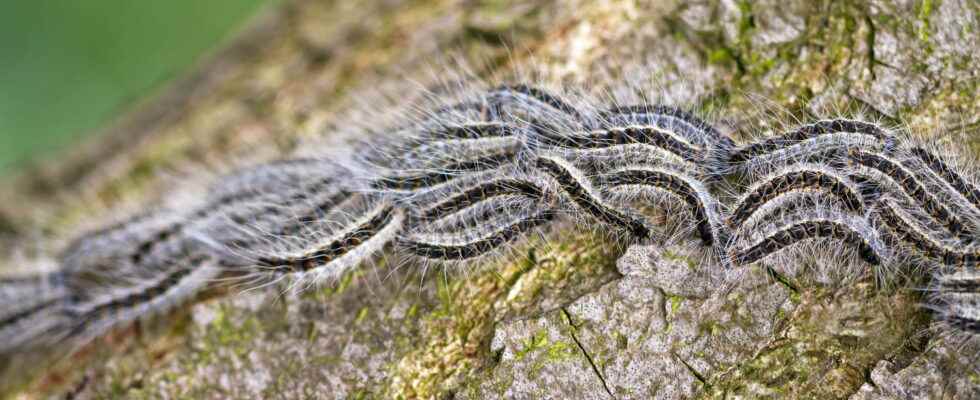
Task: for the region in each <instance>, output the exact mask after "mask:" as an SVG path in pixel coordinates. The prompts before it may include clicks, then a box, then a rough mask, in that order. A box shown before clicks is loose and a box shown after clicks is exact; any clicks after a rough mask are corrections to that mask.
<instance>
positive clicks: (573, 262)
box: [0, 0, 980, 399]
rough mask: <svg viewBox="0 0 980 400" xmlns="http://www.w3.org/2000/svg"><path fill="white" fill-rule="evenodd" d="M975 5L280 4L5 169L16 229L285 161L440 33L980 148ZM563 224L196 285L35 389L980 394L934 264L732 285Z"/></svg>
mask: <svg viewBox="0 0 980 400" xmlns="http://www.w3.org/2000/svg"><path fill="white" fill-rule="evenodd" d="M978 18H980V3H977V2H975V1H970V0H924V1H921V2H920V1H895V2H889V1H877V0H868V1H855V2H834V1H829V0H788V1H785V0H780V1H776V0H765V1H760V2H748V1H740V0H732V1H684V2H680V1H677V2H659V1H649V2H647V1H603V2H588V1H534V2H499V1H426V2H422V1H407V0H373V1H366V2H345V1H337V2H333V1H322V2H320V1H305V0H294V1H287V2H285V3H283V4H281V5H279V6H276V8H275V9H273V10H270V11H269V12H268V13H267V15H264V16H263V17H262V18H260V19H259V20H258V21H256V22H255V24H254V26H253V27H252V28H251V29H249V30H247V31H245V32H243V33H242V34H241V35H240V37H239V38H237V39H236V40H234V41H233V42H231V43H230V44H229V45H228V47H227V48H226V49H225V50H223V51H220V52H217V53H215V54H213V55H212V56H211V57H209V59H208V60H207V61H206V62H204V63H202V64H201V65H200V66H199V67H198V68H197V69H196V71H194V72H193V73H192V74H191V75H190V76H189V77H187V78H185V79H183V80H181V81H179V82H177V83H175V84H173V85H172V86H171V87H169V88H168V89H166V90H164V91H163V92H162V93H159V94H157V95H155V96H154V97H153V98H151V99H149V100H147V101H146V102H145V103H144V104H142V105H140V106H139V107H136V109H135V110H133V111H131V112H130V113H129V114H127V115H123V116H122V117H121V118H120V120H119V122H117V123H116V124H114V126H112V127H111V128H109V129H107V131H106V132H105V133H103V134H102V135H99V136H98V137H95V138H93V139H91V142H89V143H84V144H81V145H80V146H79V147H80V148H79V149H78V150H77V151H76V152H74V153H73V154H71V155H70V156H67V157H64V158H62V159H60V160H49V161H46V162H44V163H41V164H39V165H37V166H36V167H34V168H33V169H31V170H29V171H26V172H25V173H24V174H23V175H22V176H20V177H18V178H17V179H13V180H10V181H8V182H6V183H5V184H4V185H3V187H2V191H0V199H3V200H4V201H3V202H2V205H0V233H4V232H5V236H4V237H5V238H6V239H4V240H5V241H7V242H8V243H9V245H10V246H8V247H9V248H19V247H22V246H23V244H24V243H26V242H28V241H29V240H32V239H33V238H35V236H28V235H29V234H32V235H33V233H34V232H38V231H40V232H52V231H54V232H66V231H73V230H77V229H79V228H77V227H79V226H96V225H98V224H99V221H104V220H105V219H106V218H107V217H104V216H107V215H111V213H112V212H113V211H111V210H110V209H111V208H112V207H114V206H116V205H119V204H144V203H152V202H155V201H159V198H160V197H161V196H162V195H163V194H164V193H167V192H168V191H170V190H171V189H173V188H174V186H175V185H177V184H178V182H175V180H173V179H170V178H166V177H165V176H167V174H165V172H168V171H173V170H179V171H186V170H187V167H186V165H195V166H200V165H212V164H216V163H219V164H220V163H227V162H234V163H238V164H254V163H258V162H260V161H262V160H268V159H272V158H276V157H280V156H282V155H283V154H288V153H289V152H291V151H294V150H295V147H296V145H297V143H300V142H301V141H302V140H304V139H306V138H309V137H312V136H315V135H321V134H323V135H329V133H330V132H331V131H332V130H335V128H336V125H335V123H337V121H341V122H342V121H343V120H344V119H343V118H344V115H338V113H342V112H343V111H344V110H347V109H348V108H347V107H348V105H349V104H350V99H352V98H359V97H360V98H363V96H365V94H366V93H367V94H369V93H371V91H372V89H373V88H375V87H377V86H379V85H381V86H384V85H386V84H388V83H392V84H397V82H403V81H405V80H407V79H418V80H425V79H424V77H426V76H428V75H427V74H428V71H429V69H430V67H432V65H431V60H446V59H447V57H446V54H447V53H453V54H458V55H459V56H458V57H460V58H462V59H463V60H465V61H467V63H468V64H469V65H476V66H477V67H478V68H476V69H475V71H474V72H475V74H476V75H478V76H481V77H490V76H510V75H514V74H515V73H517V72H519V71H515V69H516V68H517V66H522V65H528V64H529V63H531V64H535V65H536V66H537V67H538V68H540V69H542V70H546V71H548V74H549V75H551V76H553V77H557V78H559V79H560V80H561V81H562V82H567V83H568V84H570V85H576V86H587V85H588V84H589V83H590V81H593V80H594V79H596V78H595V77H596V76H599V75H600V74H601V73H603V72H607V71H611V72H609V74H611V76H615V77H618V78H617V79H633V80H638V81H642V82H656V83H658V85H659V86H660V87H661V88H662V89H661V92H662V93H657V96H659V97H658V98H661V97H662V98H665V99H667V100H669V101H671V102H673V103H679V104H687V105H692V106H693V107H695V108H697V109H698V110H699V111H700V112H702V113H704V114H705V115H709V116H712V117H713V118H712V120H713V122H715V123H716V124H717V125H718V126H719V128H721V129H722V130H723V131H725V132H727V133H729V134H732V135H733V136H736V137H737V136H739V135H741V134H743V132H747V131H751V130H757V129H766V128H771V127H772V126H773V125H770V124H769V122H770V121H773V120H780V121H783V122H787V121H792V120H793V119H795V118H801V119H813V118H815V117H819V116H826V115H827V113H828V111H830V112H838V113H840V114H843V115H847V116H854V115H859V116H863V117H865V118H870V119H874V120H878V121H882V122H883V123H886V124H894V125H901V126H904V127H906V128H907V129H908V130H909V131H911V132H913V133H915V134H916V135H923V136H939V137H942V138H943V140H950V141H953V142H954V143H962V144H963V145H964V147H967V148H969V149H971V150H973V151H977V150H980V147H978V145H980V117H978V116H980V100H978V99H977V95H976V94H977V93H978V86H980V76H978V75H980V72H978V71H980V69H978V68H977V65H980V56H978V55H980V23H978ZM447 68H452V67H447ZM947 138H948V139H947ZM183 173H186V174H191V175H193V172H183ZM568 236H569V237H567V238H563V239H561V240H560V241H559V242H558V243H550V244H549V245H547V246H545V244H543V243H542V244H540V246H532V247H533V248H534V249H535V250H532V251H529V252H528V254H523V255H519V256H516V257H514V258H512V259H507V260H501V261H499V262H494V263H491V265H487V266H485V268H482V269H480V270H479V271H475V272H468V273H465V274H448V275H443V274H441V273H430V274H429V275H430V276H428V277H427V278H425V279H424V280H423V277H422V276H421V275H420V272H418V271H411V270H409V269H408V268H403V269H400V270H398V271H396V272H391V271H390V268H389V267H386V266H385V265H381V266H378V267H372V268H364V269H361V270H358V271H354V272H352V273H350V274H348V275H346V276H345V277H344V279H342V280H341V281H340V282H338V283H337V285H333V286H329V287H325V288H321V289H317V290H314V291H312V292H310V293H307V294H304V295H302V296H287V297H284V298H283V297H281V295H280V293H279V292H276V291H275V290H271V291H258V292H249V293H246V294H237V295H234V296H226V297H222V298H219V299H214V300H211V301H205V302H201V303H198V304H196V305H193V306H188V308H187V309H185V310H181V311H179V312H175V313H174V314H173V315H171V316H168V317H167V318H164V319H163V321H159V322H154V323H153V324H148V325H145V326H140V328H139V330H138V331H135V332H130V333H131V334H128V335H116V337H114V338H113V339H112V340H110V341H106V343H104V344H103V345H102V346H99V350H93V351H92V352H93V353H96V355H95V356H92V355H91V354H89V355H88V356H87V357H86V358H85V360H87V362H86V363H85V364H83V366H81V367H80V366H79V365H78V364H77V363H76V361H77V360H78V358H76V359H73V360H68V361H65V362H63V363H62V364H64V365H61V366H59V367H55V368H51V369H49V370H47V371H44V372H43V373H40V374H39V375H38V377H36V378H34V379H33V380H32V381H31V382H30V383H26V384H24V385H18V386H17V388H18V389H23V390H26V391H27V392H28V393H36V394H42V395H43V394H53V393H63V392H65V391H72V392H73V393H75V392H77V394H82V395H86V396H95V397H115V396H125V397H150V398H158V397H168V398H169V397H192V398H196V397H205V398H223V397H236V398H260V397H263V398H264V397H277V398H278V397H281V398H306V397H334V398H499V397H506V398H610V397H612V398H664V399H668V398H669V399H675V398H676V399H682V398H683V399H686V398H715V397H718V398H720V397H728V396H743V397H787V398H854V399H873V398H905V397H909V398H940V397H942V398H964V399H965V398H971V397H972V398H976V396H980V388H978V383H977V382H980V377H978V376H977V369H976V366H975V365H971V363H973V364H975V362H973V361H971V359H970V358H969V357H968V356H967V355H965V354H961V353H962V352H961V351H960V350H959V349H958V347H957V346H956V344H955V343H954V342H953V341H951V340H948V339H949V338H946V337H943V336H942V335H938V334H936V333H935V332H933V331H930V330H928V327H929V323H930V316H929V314H928V313H926V312H925V311H923V310H922V309H920V308H919V304H920V303H921V302H922V301H923V297H922V295H921V293H919V292H917V291H915V290H914V289H913V288H912V287H913V286H914V285H915V284H918V283H921V282H919V281H915V280H913V282H908V283H907V284H906V283H903V284H899V285H897V287H880V286H878V285H876V284H875V282H874V278H873V274H871V273H867V274H864V275H863V277H861V278H859V279H857V280H854V281H847V282H848V283H846V284H835V283H834V282H839V281H838V280H834V279H823V278H822V277H820V276H818V275H819V274H814V273H813V272H812V271H810V270H806V268H802V267H801V268H789V270H790V271H795V272H793V273H789V274H780V275H779V279H773V277H772V275H771V274H770V272H771V271H769V270H766V269H764V268H761V267H759V268H754V269H752V270H750V271H743V272H744V277H743V278H742V280H743V281H744V282H745V284H743V285H740V286H739V287H737V288H735V289H733V290H732V291H730V292H726V293H723V294H719V293H717V291H716V290H712V289H713V288H711V287H708V286H707V281H706V280H705V279H704V278H703V277H702V276H701V275H702V274H699V268H704V267H705V266H701V265H698V264H697V263H696V262H694V261H693V260H695V259H696V255H694V254H692V253H691V250H690V249H687V248H685V247H684V246H681V245H676V246H669V247H663V248H659V247H656V246H640V245H636V246H630V247H629V248H626V249H621V248H619V246H615V245H614V244H613V243H610V242H609V240H608V239H601V238H593V237H591V236H588V235H585V234H570V235H568ZM29 238H30V239H29ZM54 243H55V245H52V247H57V244H58V243H59V242H57V241H55V242H54ZM48 250H51V251H54V250H55V249H48ZM709 267H710V266H709ZM797 270H799V271H797ZM702 272H703V271H702ZM420 282H421V283H420ZM123 342H125V343H126V344H125V345H123V344H122V343H123ZM134 343H135V344H136V345H133V344H134ZM91 360H103V361H104V362H93V361H91ZM69 365H70V366H69Z"/></svg>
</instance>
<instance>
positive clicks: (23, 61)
mask: <svg viewBox="0 0 980 400" xmlns="http://www.w3.org/2000/svg"><path fill="white" fill-rule="evenodd" d="M271 1H274V0H165V1H153V0H146V1H140V0H136V1H134V0H77V1H76V0H40V1H32V0H4V1H3V3H2V5H0V174H3V173H5V172H9V171H10V170H11V168H12V167H13V166H15V165H17V164H19V163H22V162H23V161H25V160H27V159H30V158H32V157H36V156H43V155H46V154H51V153H54V152H56V151H58V150H59V149H63V148H66V147H68V146H71V144H72V143H73V142H74V141H77V140H79V138H80V137H82V136H83V135H86V134H92V133H94V132H96V130H97V128H98V127H100V126H102V125H103V124H104V123H106V122H108V121H109V119H111V118H112V117H113V116H115V115H116V114H117V113H118V112H119V111H120V110H124V109H125V107H126V106H128V105H130V104H132V103H133V102H134V101H136V100H138V99H139V98H140V97H141V96H143V95H146V94H147V93H148V92H149V91H150V90H152V89H154V88H156V87H158V86H159V85H161V84H162V83H165V82H166V81H167V80H168V79H170V78H174V77H176V76H179V74H180V73H181V72H183V71H185V70H186V69H187V68H189V67H190V65H191V64H192V63H193V62H194V61H195V60H196V59H198V58H199V57H201V56H202V55H204V54H205V53H206V52H207V51H208V50H209V49H212V48H214V47H215V46H217V45H218V44H219V43H220V42H221V41H222V39H224V38H226V37H228V36H229V35H230V34H232V33H233V32H234V31H235V30H236V29H237V28H240V27H242V25H243V24H245V23H246V22H247V20H248V18H249V17H250V16H252V15H254V14H255V13H256V12H258V11H259V10H260V9H261V8H262V6H263V4H264V3H269V2H271Z"/></svg>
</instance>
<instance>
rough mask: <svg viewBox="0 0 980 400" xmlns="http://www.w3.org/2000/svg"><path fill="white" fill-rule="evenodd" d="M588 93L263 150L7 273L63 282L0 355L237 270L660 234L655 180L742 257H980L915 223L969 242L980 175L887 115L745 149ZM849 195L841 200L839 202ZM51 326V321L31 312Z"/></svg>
mask: <svg viewBox="0 0 980 400" xmlns="http://www.w3.org/2000/svg"><path fill="white" fill-rule="evenodd" d="M575 104H577V103H574V102H571V101H567V100H565V99H563V98H562V97H560V96H558V95H555V94H551V93H549V92H547V91H544V90H542V89H538V88H535V87H532V86H527V85H514V86H504V87H498V88H495V89H492V90H490V91H488V92H486V93H482V94H478V95H477V96H475V97H474V98H467V99H463V100H462V101H460V102H459V103H457V104H454V105H450V106H448V107H444V108H442V109H437V110H435V111H432V112H429V113H426V114H424V115H423V117H420V119H421V120H420V121H415V122H416V123H414V124H407V123H406V124H403V125H401V128H399V129H393V132H396V134H397V135H399V136H397V137H393V138H392V137H383V138H380V139H376V138H375V139H373V140H371V141H365V142H364V143H360V144H356V145H354V147H352V148H351V149H350V151H351V152H352V153H355V154H357V156H355V157H353V158H354V160H327V159H317V158H310V157H304V158H297V159H293V160H282V161H278V162H273V163H269V164H265V165H262V166H258V167H255V168H253V169H251V170H248V171H245V172H243V173H239V174H236V175H233V176H230V177H225V178H219V180H218V182H216V183H215V185H214V186H213V187H212V189H211V191H210V192H209V193H208V194H207V195H206V196H204V200H203V202H202V203H201V204H200V205H199V207H198V208H195V209H193V210H184V211H181V210H167V211H163V212H158V213H149V214H148V215H145V216H141V217H139V218H136V219H133V220H132V221H129V222H126V223H123V224H122V225H120V226H117V227H115V228H114V229H111V230H106V231H97V232H93V233H90V234H88V235H86V236H85V237H83V238H82V239H80V240H79V241H77V242H76V244H75V246H73V248H71V249H70V250H69V251H67V252H66V253H65V256H64V257H63V258H62V264H63V271H62V272H59V273H57V274H56V275H54V276H56V277H58V278H57V279H54V278H52V279H37V280H33V281H30V282H29V283H27V284H20V283H17V282H13V281H11V282H0V292H3V291H15V290H21V289H18V287H25V286H26V287H28V288H30V287H37V286H39V285H41V283H40V282H42V281H44V282H46V283H44V284H45V285H48V286H52V289H51V290H50V291H47V292H45V293H46V294H45V296H41V297H39V298H36V299H32V300H31V302H30V303H26V302H25V303H15V304H14V305H12V306H5V308H4V309H3V310H0V311H2V313H0V335H2V337H3V338H4V339H10V340H9V341H5V343H14V344H13V345H9V346H7V347H0V351H3V352H15V351H22V348H17V347H18V345H19V344H26V345H27V346H26V347H24V348H27V349H30V348H31V347H32V346H34V347H36V346H39V345H41V344H43V343H48V342H50V340H51V339H52V338H55V339H56V340H60V339H65V338H67V339H70V340H74V341H78V342H84V341H86V340H90V339H91V338H92V337H95V336H98V335H100V334H102V333H104V332H106V331H108V330H110V329H112V328H114V327H116V326H119V325H122V324H125V323H127V322H130V321H133V320H135V319H138V318H141V317H143V316H148V315H153V314H155V313H159V312H161V311H164V310H166V309H168V308H169V307H172V306H173V305H174V304H177V303H179V302H182V301H186V300H189V299H190V298H192V297H193V296H194V294H195V293H196V292H198V291H200V290H202V289H204V288H206V287H210V286H212V285H214V286H217V285H220V284H221V282H222V281H221V280H220V279H219V278H224V277H228V276H232V277H236V276H241V275H245V276H272V277H282V276H289V277H292V276H297V277H300V278H302V277H307V278H308V279H309V281H310V282H312V283H316V282H321V281H325V280H328V279H330V278H332V277H336V276H337V275H338V274H339V273H340V272H342V271H344V270H347V269H350V268H353V267H355V266H357V265H359V264H360V263H362V262H365V261H366V260H368V259H369V258H370V257H371V255H373V254H377V253H381V252H384V251H385V250H387V251H388V252H391V253H395V254H402V255H407V256H411V257H414V258H419V259H422V260H424V261H432V262H463V261H466V260H472V259H478V258H479V257H485V256H487V255H489V254H494V253H498V252H501V251H503V250H506V249H507V248H508V246H510V245H512V244H513V243H515V242H517V241H518V240H520V239H521V238H524V237H527V236H528V235H529V234H531V233H532V232H535V231H539V230H543V229H544V228H545V227H546V226H548V225H551V224H554V223H555V222H557V221H562V220H564V221H572V222H579V223H581V222H583V221H600V222H602V223H603V224H604V225H603V226H605V228H602V229H604V230H612V231H623V232H625V234H626V235H627V236H628V237H629V238H630V239H635V240H650V239H654V238H655V237H657V236H658V232H657V231H656V229H655V228H654V226H655V225H654V224H652V223H651V222H650V221H647V220H646V218H645V216H644V215H642V214H641V213H639V212H636V210H634V209H632V208H630V207H628V206H626V205H625V204H624V203H637V202H639V201H641V200H643V199H644V198H643V196H641V195H640V193H641V192H644V191H657V192H659V193H661V194H663V198H664V199H671V200H668V202H669V201H673V202H674V203H676V204H679V205H680V206H681V207H683V208H684V209H685V211H686V212H685V213H682V214H675V213H669V212H668V213H665V214H666V218H668V219H670V220H671V222H679V223H680V224H681V225H683V226H684V227H685V228H688V229H687V230H689V231H690V232H693V233H694V235H695V236H696V237H697V238H698V239H699V240H700V241H701V242H702V244H704V245H705V247H709V248H711V250H712V252H713V253H712V256H713V257H715V258H717V259H716V260H714V261H717V262H718V263H719V264H722V265H723V266H724V267H725V268H738V267H740V266H744V265H746V264H751V263H755V262H759V261H762V260H765V259H766V258H768V257H780V256H781V255H782V254H786V253H791V251H789V250H791V249H794V248H796V249H801V248H805V249H814V248H815V247H814V246H813V243H822V242H825V241H832V242H834V243H845V244H848V245H850V247H853V248H855V252H854V254H856V255H857V256H858V257H859V258H860V259H862V260H864V261H866V262H868V263H871V264H881V265H885V264H888V263H892V262H893V261H894V260H895V258H894V257H892V253H893V252H895V251H898V250H899V249H896V248H893V247H895V246H894V245H892V244H890V243H889V242H887V241H886V240H884V239H883V238H882V236H883V235H884V233H883V232H881V231H882V230H884V229H885V228H887V229H890V230H891V231H893V232H894V233H896V236H897V237H898V238H899V239H901V240H902V241H903V242H905V243H909V244H911V246H908V248H905V249H903V250H905V251H907V252H909V253H912V254H913V255H914V256H919V255H921V256H922V257H921V259H922V260H923V261H922V262H928V259H932V260H933V261H936V260H938V261H939V262H940V263H941V264H944V265H946V266H959V267H960V268H961V269H964V270H966V269H968V268H975V267H976V264H977V263H978V262H980V259H978V257H977V255H976V254H975V250H974V249H972V248H970V249H967V250H964V249H962V248H958V247H955V246H951V245H950V244H949V243H948V242H947V241H946V240H945V238H944V237H943V236H940V238H939V239H936V238H935V237H933V236H932V235H931V234H930V233H931V232H929V233H923V232H927V231H929V229H928V228H929V227H928V226H926V227H922V226H920V225H919V224H917V221H915V220H916V219H917V218H914V217H915V216H917V215H919V214H923V215H928V216H929V217H931V218H932V220H933V222H936V223H938V224H939V225H941V227H942V228H943V229H944V230H945V231H948V232H949V233H952V234H953V235H954V236H958V237H959V239H962V240H963V241H971V240H972V239H973V238H974V236H973V232H972V230H971V228H973V227H974V226H975V223H976V221H975V220H974V219H975V216H974V215H971V214H969V213H965V212H962V210H961V209H960V207H946V206H945V205H943V204H942V200H941V199H944V198H946V197H948V196H963V197H965V198H966V199H968V200H970V201H973V202H974V203H973V204H974V206H975V205H976V202H975V198H974V197H975V192H976V189H975V188H973V187H972V186H969V184H968V183H967V182H968V178H964V177H963V176H961V174H960V173H959V172H957V171H955V170H953V169H952V168H951V167H949V165H948V164H946V163H944V162H943V161H941V159H940V158H939V157H937V156H934V155H932V154H931V153H928V152H926V151H925V150H921V149H919V148H915V147H913V149H912V150H906V148H905V147H907V146H908V145H909V144H908V143H905V142H904V141H902V140H900V139H898V138H896V137H894V136H892V135H889V134H887V133H886V132H885V130H883V129H881V128H880V127H878V126H877V125H875V124H872V123H867V122H862V121H852V120H827V121H820V122H817V123H815V124H811V125H807V126H804V127H802V128H799V129H797V130H795V131H791V132H790V133H787V134H785V135H781V136H778V137H774V138H764V139H759V140H757V141H755V142H748V143H741V144H739V143H737V142H736V141H734V140H732V139H731V138H728V137H726V136H724V135H723V134H721V133H720V132H719V131H718V130H717V129H715V128H713V127H711V126H710V125H709V124H707V123H706V122H704V121H701V120H700V119H697V118H696V117H694V116H693V115H692V114H690V113H687V112H684V111H681V110H678V109H676V108H671V107H664V106H659V105H646V104H639V105H629V106H622V105H612V106H609V107H604V106H603V105H601V104H599V105H594V108H579V107H576V105H575ZM446 115H450V116H446ZM426 118H428V119H426ZM358 146H360V147H358ZM903 146H905V147H903ZM904 151H908V152H910V154H912V155H914V156H915V157H917V158H918V159H919V160H921V161H922V162H924V163H925V164H926V165H928V166H929V169H930V171H932V173H933V174H935V175H936V177H937V178H938V179H941V180H942V181H943V182H945V183H944V184H943V185H945V187H948V188H949V189H950V190H951V191H953V192H956V193H945V194H942V195H936V194H933V193H930V190H929V189H930V187H929V186H926V184H925V183H923V182H922V181H923V179H922V177H921V176H920V175H921V174H918V173H916V172H914V171H910V168H909V167H908V166H906V165H905V164H903V161H904V159H899V158H897V156H896V155H897V154H904V153H902V152H904ZM868 171H876V172H871V173H868ZM855 177H857V178H855ZM735 181H738V182H741V183H744V184H745V186H744V187H745V188H746V189H745V190H744V193H742V194H741V195H740V196H729V194H732V193H737V192H738V190H736V189H735V188H734V187H733V184H734V183H735ZM943 185H937V186H943ZM880 187H887V188H897V190H899V191H901V192H902V194H903V195H905V196H907V198H908V201H906V202H905V203H903V204H901V205H899V204H898V203H897V202H895V201H892V200H890V198H889V197H888V196H883V195H882V194H881V192H882V191H881V190H878V189H879V188H880ZM620 193H627V194H626V195H623V196H620V197H617V195H618V194H620ZM622 197H625V198H626V200H627V201H618V200H622ZM811 197H813V198H820V199H821V200H813V199H812V198H811ZM824 197H827V198H829V199H830V200H828V201H824V200H827V199H824ZM677 200H679V201H677ZM833 202H836V203H835V204H838V205H840V206H841V207H840V210H838V209H836V208H834V207H831V206H828V205H827V204H825V203H833ZM729 210H731V211H729ZM784 211H785V212H784ZM838 211H842V212H838ZM582 215H584V216H586V217H587V218H581V217H580V216H582ZM875 218H880V220H881V221H882V223H881V224H878V222H877V220H876V219H875ZM879 225H881V226H879ZM807 246H810V247H807ZM814 251H824V252H826V249H815V250H814ZM120 270H123V272H124V273H123V274H115V273H117V272H119V271H120ZM114 274H115V275H114ZM937 274H938V273H937ZM944 277H945V275H937V278H936V279H939V280H940V283H939V287H940V288H941V289H942V290H945V292H942V291H941V293H953V292H955V293H964V292H965V293H968V294H969V295H970V296H975V292H976V291H977V287H976V285H971V284H961V283H956V284H952V283H948V282H952V281H951V280H950V279H947V278H944ZM942 279H946V280H942ZM960 281H962V280H960ZM960 281H957V282H960ZM18 285H19V286H18ZM957 296H960V294H955V295H953V294H941V295H939V296H938V297H939V300H937V301H939V302H940V303H941V304H950V305H951V306H946V307H940V308H939V309H940V310H941V311H939V312H938V313H937V314H938V315H939V318H940V319H942V320H944V321H948V322H949V325H950V326H952V327H954V328H958V329H963V330H965V331H969V332H973V333H976V331H977V329H976V328H975V322H976V313H977V310H976V302H975V301H972V300H971V301H961V300H959V299H960V297H957ZM974 298H975V297H970V299H974ZM43 320H50V321H52V322H50V323H30V324H28V323H27V322H25V321H43ZM970 321H973V322H970ZM28 325H31V326H28ZM37 327H41V329H38V328H37Z"/></svg>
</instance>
